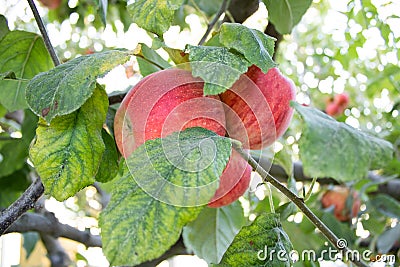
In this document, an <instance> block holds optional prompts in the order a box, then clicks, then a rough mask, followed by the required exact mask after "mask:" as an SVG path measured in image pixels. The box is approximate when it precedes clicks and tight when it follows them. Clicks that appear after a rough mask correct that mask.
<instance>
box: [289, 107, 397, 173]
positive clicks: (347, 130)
mask: <svg viewBox="0 0 400 267" xmlns="http://www.w3.org/2000/svg"><path fill="white" fill-rule="evenodd" d="M292 106H293V107H294V108H295V109H296V111H297V112H298V113H299V114H300V115H301V117H302V118H303V121H304V123H303V132H302V136H301V138H300V140H299V148H300V158H301V160H302V162H303V168H304V172H305V174H306V175H308V176H310V177H332V178H335V179H337V180H339V181H352V180H359V179H362V178H364V177H365V176H366V175H367V172H368V170H370V169H378V168H381V167H383V166H385V164H386V163H387V162H389V161H390V160H391V159H392V156H393V148H392V144H391V143H389V142H387V141H385V140H382V139H379V138H377V137H374V136H370V135H367V134H366V133H363V132H361V131H359V130H357V129H354V128H352V127H351V126H349V125H347V124H345V123H340V122H337V121H336V120H335V119H333V118H332V117H330V116H328V115H326V114H325V113H323V112H321V111H319V110H317V109H314V108H310V107H305V106H302V105H300V104H298V103H295V102H292Z"/></svg>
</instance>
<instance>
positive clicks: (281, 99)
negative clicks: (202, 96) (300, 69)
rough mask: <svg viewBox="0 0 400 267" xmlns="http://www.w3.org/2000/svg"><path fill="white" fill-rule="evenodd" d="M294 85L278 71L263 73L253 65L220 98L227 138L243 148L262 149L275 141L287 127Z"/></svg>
mask: <svg viewBox="0 0 400 267" xmlns="http://www.w3.org/2000/svg"><path fill="white" fill-rule="evenodd" d="M295 93H296V90H295V85H294V83H293V82H292V81H291V80H289V79H288V78H286V77H284V76H283V75H282V74H281V72H280V71H279V69H277V68H272V69H270V70H269V71H268V72H267V73H263V72H262V71H261V69H260V68H258V67H257V66H255V65H252V66H251V67H250V68H249V69H248V71H247V72H246V75H242V76H241V77H240V79H239V80H238V81H237V82H236V83H235V84H234V85H233V86H232V88H230V89H229V90H228V91H226V92H224V93H223V94H221V100H222V101H223V102H224V103H225V104H226V105H227V106H225V111H226V114H225V115H226V126H227V131H228V134H229V136H230V137H232V138H234V139H237V140H239V141H241V142H242V143H243V147H244V148H250V149H262V148H265V147H267V146H269V145H271V144H272V143H273V142H275V140H276V139H278V138H279V137H280V136H282V135H283V133H284V132H285V131H286V130H287V128H288V127H289V123H290V121H291V119H292V116H293V109H292V108H291V107H290V101H291V100H294V99H295Z"/></svg>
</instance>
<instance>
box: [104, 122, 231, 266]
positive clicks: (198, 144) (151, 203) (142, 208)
mask: <svg viewBox="0 0 400 267" xmlns="http://www.w3.org/2000/svg"><path fill="white" fill-rule="evenodd" d="M176 140H179V141H180V143H179V145H178V146H177V144H176ZM209 142H213V145H215V147H216V151H215V154H213V155H212V156H211V155H210V153H209V152H210V151H208V150H207V149H208V148H207V147H206V148H205V149H204V148H203V147H204V145H206V146H207V145H208V144H209ZM204 143H205V144H204ZM179 148H180V150H179ZM179 151H182V154H183V156H180V155H177V154H179V153H174V152H179ZM230 151H231V145H230V142H229V140H228V139H226V138H224V137H221V136H218V135H216V134H215V133H213V132H211V131H208V130H205V129H203V128H190V129H187V130H185V131H183V132H180V133H174V134H172V135H170V136H168V137H166V138H164V139H155V140H149V141H147V142H146V143H145V144H143V145H142V146H140V147H139V148H138V149H136V150H135V151H134V152H133V153H132V155H131V156H130V157H129V158H128V159H127V164H128V165H129V171H128V168H125V174H124V175H123V176H122V178H120V179H119V180H116V181H115V182H113V184H114V188H113V190H112V192H111V201H110V203H109V204H108V205H107V207H106V209H105V210H104V211H103V212H102V213H101V216H100V226H101V229H102V232H101V234H102V241H103V248H104V252H105V254H106V256H107V259H108V260H109V261H110V264H111V265H137V264H139V263H141V262H144V261H147V260H151V259H154V258H157V257H159V256H160V255H162V254H163V253H164V252H165V251H166V250H167V249H168V248H169V247H170V246H171V245H173V244H174V243H175V242H176V241H177V240H178V238H179V236H180V233H181V230H182V227H183V226H184V225H185V224H187V223H188V222H190V221H192V220H194V219H195V218H196V217H197V215H198V214H199V212H200V211H201V209H202V208H203V207H202V206H198V205H193V206H191V207H189V206H188V207H183V205H179V204H184V203H187V204H193V203H199V204H202V201H203V200H204V199H210V198H211V197H212V196H213V194H214V193H215V190H216V188H217V187H218V183H216V181H217V180H218V177H219V176H220V175H221V174H222V171H223V169H224V168H225V165H226V163H227V161H228V159H229V156H230ZM170 153H171V154H170ZM208 155H210V156H211V158H212V160H211V161H209V162H208V165H203V164H204V162H202V161H201V158H199V157H206V160H208ZM199 161H200V162H199ZM175 164H177V165H175ZM199 166H200V167H205V168H201V169H198V168H199ZM160 178H161V179H160ZM146 182H147V184H146ZM171 184H172V186H171ZM174 185H175V186H176V187H175V188H174V187H173V186H174ZM207 185H211V186H207ZM186 188H189V189H192V190H189V191H187V192H189V193H193V192H197V193H193V194H192V195H185V194H182V192H179V190H183V191H185V189H186ZM202 188H203V190H202ZM173 189H175V191H172V190H173ZM144 190H146V192H145V191H144ZM150 190H154V191H150ZM174 196H175V198H174ZM160 200H161V201H160ZM185 200H187V201H185ZM168 202H170V203H171V202H173V203H177V204H178V205H170V204H167V203H168Z"/></svg>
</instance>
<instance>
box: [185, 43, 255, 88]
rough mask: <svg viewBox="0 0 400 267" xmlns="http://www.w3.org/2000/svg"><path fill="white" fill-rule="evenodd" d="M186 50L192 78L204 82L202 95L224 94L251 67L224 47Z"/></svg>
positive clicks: (201, 47) (196, 47)
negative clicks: (200, 79)
mask: <svg viewBox="0 0 400 267" xmlns="http://www.w3.org/2000/svg"><path fill="white" fill-rule="evenodd" d="M187 49H188V51H189V60H190V66H191V67H192V73H193V76H195V77H200V78H202V79H203V80H204V81H205V84H204V95H217V94H220V93H223V92H225V91H226V90H227V89H229V88H230V87H231V86H232V85H233V84H234V82H235V81H237V80H238V79H239V77H240V75H241V74H242V73H245V72H246V71H247V68H248V67H249V66H250V65H251V63H250V62H249V61H247V60H246V59H245V58H244V57H243V56H242V55H240V54H234V53H231V52H230V51H229V50H228V49H227V48H225V47H215V46H192V45H188V46H187Z"/></svg>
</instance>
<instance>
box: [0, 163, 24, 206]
mask: <svg viewBox="0 0 400 267" xmlns="http://www.w3.org/2000/svg"><path fill="white" fill-rule="evenodd" d="M29 172H30V168H29V166H28V165H27V164H25V165H23V166H22V168H20V169H19V170H17V171H15V172H13V173H12V174H10V175H7V176H3V177H1V178H0V208H6V207H8V206H9V205H11V203H13V202H14V201H15V200H17V198H18V197H20V195H21V194H22V193H23V192H24V191H25V190H26V188H28V186H29V185H30V184H31V180H30V178H29V177H28V175H29Z"/></svg>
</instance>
